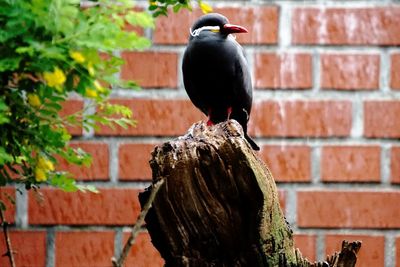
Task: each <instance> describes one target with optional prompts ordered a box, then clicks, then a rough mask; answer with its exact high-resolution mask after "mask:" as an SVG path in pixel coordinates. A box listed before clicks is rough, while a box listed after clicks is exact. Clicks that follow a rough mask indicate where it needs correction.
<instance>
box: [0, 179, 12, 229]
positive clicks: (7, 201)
mask: <svg viewBox="0 0 400 267" xmlns="http://www.w3.org/2000/svg"><path fill="white" fill-rule="evenodd" d="M0 201H1V202H3V204H4V205H5V207H6V210H5V211H4V217H5V219H6V221H7V223H10V224H13V223H15V204H14V203H15V188H14V187H10V186H7V187H3V186H1V187H0ZM13 202H14V203H13Z"/></svg>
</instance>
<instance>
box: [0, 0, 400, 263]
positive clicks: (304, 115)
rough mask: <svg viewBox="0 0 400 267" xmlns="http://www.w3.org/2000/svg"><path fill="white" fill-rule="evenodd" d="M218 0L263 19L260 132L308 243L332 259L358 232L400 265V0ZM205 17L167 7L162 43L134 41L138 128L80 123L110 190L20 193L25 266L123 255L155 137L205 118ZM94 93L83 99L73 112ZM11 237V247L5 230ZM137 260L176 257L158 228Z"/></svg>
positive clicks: (83, 172)
mask: <svg viewBox="0 0 400 267" xmlns="http://www.w3.org/2000/svg"><path fill="white" fill-rule="evenodd" d="M208 2H209V3H211V4H212V5H213V6H214V10H215V11H217V12H220V13H223V14H225V15H227V16H228V17H229V18H230V21H231V22H232V23H235V24H241V25H243V26H245V27H247V28H248V29H249V33H248V34H242V35H238V38H237V40H238V41H239V42H240V43H242V44H243V45H244V48H245V51H246V56H247V58H248V60H249V63H250V68H251V71H252V75H253V78H254V79H253V80H254V87H255V101H254V111H253V114H252V118H251V123H250V134H251V135H252V136H254V137H255V140H256V141H257V143H258V144H259V145H261V147H262V150H261V152H260V156H261V157H262V158H263V159H264V160H265V162H266V163H267V164H268V165H269V167H270V168H271V170H272V173H273V175H274V176H275V179H276V181H277V182H278V187H279V190H280V197H281V202H282V205H283V207H284V212H285V214H286V217H287V218H288V220H289V222H290V224H291V225H292V227H293V229H294V231H295V233H296V236H295V242H296V245H297V246H298V247H299V248H300V249H301V251H302V252H303V254H304V255H306V256H307V257H308V258H310V259H311V260H321V259H323V258H324V256H325V255H326V254H327V253H332V252H333V251H335V250H337V249H338V248H339V245H340V243H341V240H342V239H348V240H355V239H358V240H362V241H363V247H362V249H361V253H360V259H359V264H358V265H357V266H397V267H400V208H399V206H397V204H398V203H397V201H399V203H400V190H399V189H400V187H399V185H400V141H399V138H400V4H399V3H398V2H399V1H395V0H393V1H390V0H386V1H378V0H375V1H374V0H370V1H367V0H364V1H356V0H353V1H288V0H287V1H265V2H260V1H242V2H238V1H234V2H229V1H219V2H218V1H216V2H213V1H208ZM396 3H397V4H396ZM141 4H143V6H144V5H145V4H146V2H142V3H141ZM198 15H200V12H199V11H198V10H196V11H194V12H193V13H191V14H189V13H188V12H186V11H182V12H181V13H179V14H177V15H170V16H169V18H160V19H158V20H157V29H156V30H155V31H152V32H150V31H146V32H145V34H146V35H147V36H148V37H150V38H152V40H153V42H154V46H153V47H152V48H151V49H150V50H149V51H146V52H143V53H137V52H129V51H124V52H122V54H121V55H122V56H123V57H124V58H125V59H126V60H127V64H126V65H125V66H124V67H123V68H122V70H121V77H122V78H133V79H136V80H137V81H139V82H140V83H141V84H142V86H143V87H144V89H143V90H142V91H139V92H136V91H128V90H123V89H115V92H114V94H113V98H114V99H115V100H114V101H116V102H119V103H123V104H126V105H128V106H130V107H131V108H132V109H133V111H134V116H135V118H136V119H137V120H138V126H137V127H136V128H132V129H129V130H127V131H124V130H122V129H118V130H116V131H112V130H110V129H105V128H101V129H100V130H99V131H84V130H82V129H71V131H72V132H73V133H74V134H75V135H77V136H76V138H75V140H74V143H75V144H76V145H79V146H82V147H83V148H84V149H86V150H87V151H89V152H91V153H92V155H93V158H94V165H93V166H92V167H89V168H86V169H77V168H70V169H71V171H72V172H73V173H75V174H76V175H77V177H78V179H79V180H80V181H81V182H82V183H88V184H93V185H95V186H97V187H98V188H99V190H100V191H101V194H99V195H95V194H90V193H87V194H83V193H74V194H71V193H68V194H67V193H63V192H60V191H56V190H53V189H50V188H43V189H42V190H41V192H42V193H43V196H44V199H42V197H41V196H39V195H37V194H35V193H34V192H29V194H22V195H21V194H19V193H15V195H16V207H15V208H10V209H9V210H7V213H6V216H7V218H8V219H9V220H10V221H11V222H12V223H13V227H12V228H11V229H12V233H11V238H12V240H13V243H14V246H15V248H16V250H18V254H17V255H16V260H17V265H18V266H48V267H49V266H54V265H55V266H110V258H111V256H112V255H113V254H114V252H119V251H121V248H122V245H123V242H124V240H126V238H127V234H126V232H127V231H126V230H127V227H126V226H129V225H131V224H132V223H133V222H134V221H135V219H136V216H137V215H138V213H139V210H140V208H139V205H138V201H137V195H138V192H139V191H140V190H142V189H143V188H144V187H146V186H147V185H149V181H150V178H151V172H150V169H149V166H148V159H149V157H150V152H151V150H152V149H153V147H154V145H156V144H160V143H162V142H164V141H168V140H170V139H171V138H173V137H175V136H178V135H181V134H183V133H185V131H186V130H187V129H188V127H189V126H190V125H191V124H192V123H194V122H196V121H198V120H201V119H204V117H203V115H202V114H200V112H199V111H197V110H196V109H195V108H194V107H193V105H192V104H191V103H190V102H189V101H188V99H187V97H186V93H185V91H184V88H183V83H182V74H181V71H180V65H181V62H182V55H183V51H184V47H185V44H186V41H187V37H188V33H189V30H188V29H189V27H190V25H191V23H192V22H193V21H194V20H195V18H196V17H197V16H198ZM82 105H84V103H83V102H81V101H80V100H73V101H70V102H69V103H68V104H66V105H65V111H64V112H69V111H71V110H74V109H76V108H79V107H80V106H82ZM61 167H67V168H68V166H66V165H65V164H63V166H60V167H59V168H61ZM1 191H7V192H8V193H9V194H11V195H13V194H14V192H15V189H14V188H13V187H12V186H11V187H7V188H1ZM0 246H1V251H4V241H3V239H0ZM128 262H129V264H128V266H150V267H152V266H155V267H157V266H162V260H161V259H160V256H159V255H158V253H157V251H156V250H155V249H154V248H153V247H152V245H151V242H150V240H149V236H148V234H147V233H146V232H145V231H144V232H143V233H142V234H141V235H140V237H139V240H138V241H137V244H136V245H135V247H134V249H133V250H132V252H131V254H130V256H129V258H128ZM7 264H8V263H7V262H6V258H5V257H0V265H1V266H7Z"/></svg>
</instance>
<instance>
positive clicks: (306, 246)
mask: <svg viewBox="0 0 400 267" xmlns="http://www.w3.org/2000/svg"><path fill="white" fill-rule="evenodd" d="M293 239H294V246H295V248H298V249H299V250H300V252H301V254H302V255H303V257H306V258H307V259H308V260H309V261H310V262H314V261H315V260H316V256H315V251H316V241H317V238H316V236H315V235H307V234H295V235H294V236H293Z"/></svg>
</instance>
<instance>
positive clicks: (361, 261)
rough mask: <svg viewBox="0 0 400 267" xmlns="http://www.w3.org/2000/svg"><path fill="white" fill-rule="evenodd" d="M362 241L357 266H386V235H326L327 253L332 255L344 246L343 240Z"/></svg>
mask: <svg viewBox="0 0 400 267" xmlns="http://www.w3.org/2000/svg"><path fill="white" fill-rule="evenodd" d="M343 240H347V241H349V242H351V241H357V240H358V241H362V245H361V249H360V251H359V253H358V254H357V264H356V266H374V267H384V266H385V264H384V262H385V255H384V254H385V252H384V250H385V237H383V236H368V235H326V237H325V255H332V254H333V253H334V252H338V251H340V250H341V248H342V241H343Z"/></svg>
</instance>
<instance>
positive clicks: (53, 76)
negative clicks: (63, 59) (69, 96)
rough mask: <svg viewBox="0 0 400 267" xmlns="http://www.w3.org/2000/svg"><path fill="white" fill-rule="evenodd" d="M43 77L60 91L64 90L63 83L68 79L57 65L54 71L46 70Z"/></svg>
mask: <svg viewBox="0 0 400 267" xmlns="http://www.w3.org/2000/svg"><path fill="white" fill-rule="evenodd" d="M43 77H44V80H45V81H46V83H47V85H48V86H50V87H55V88H56V89H57V90H58V91H61V90H62V88H61V85H63V84H64V83H65V80H66V79H67V78H66V77H65V74H64V72H63V71H62V70H60V69H59V68H57V67H56V68H55V69H54V71H53V72H47V71H46V72H45V73H44V74H43Z"/></svg>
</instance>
